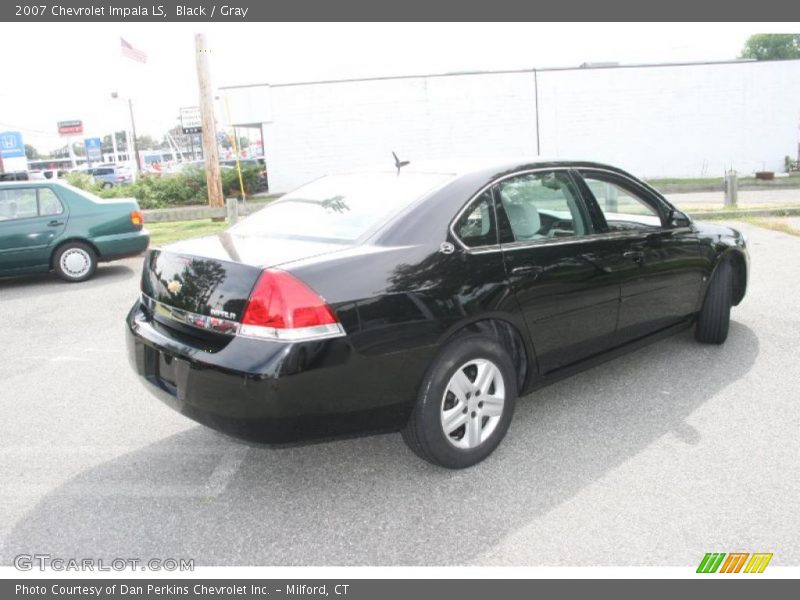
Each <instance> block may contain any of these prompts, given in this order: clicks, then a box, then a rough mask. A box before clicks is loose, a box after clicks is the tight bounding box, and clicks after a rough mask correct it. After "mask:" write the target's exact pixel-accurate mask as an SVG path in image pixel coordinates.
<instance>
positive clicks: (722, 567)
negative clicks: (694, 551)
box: [697, 552, 772, 573]
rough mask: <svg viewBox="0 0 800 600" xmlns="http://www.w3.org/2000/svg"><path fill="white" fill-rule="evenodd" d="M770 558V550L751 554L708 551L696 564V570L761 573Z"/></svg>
mask: <svg viewBox="0 0 800 600" xmlns="http://www.w3.org/2000/svg"><path fill="white" fill-rule="evenodd" d="M726 556H727V558H726ZM748 558H749V559H750V560H748ZM771 560H772V553H771V552H753V553H752V554H751V553H749V552H731V553H730V554H727V555H726V554H725V553H724V552H708V553H706V555H705V556H704V557H703V560H701V561H700V564H699V565H698V566H697V572H698V573H742V572H744V573H763V572H764V569H766V568H767V565H768V564H769V561H771ZM742 567H744V571H742Z"/></svg>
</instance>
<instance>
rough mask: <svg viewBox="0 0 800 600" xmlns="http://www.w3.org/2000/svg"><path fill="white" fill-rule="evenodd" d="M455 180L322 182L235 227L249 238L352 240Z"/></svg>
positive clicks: (417, 177)
mask: <svg viewBox="0 0 800 600" xmlns="http://www.w3.org/2000/svg"><path fill="white" fill-rule="evenodd" d="M450 179H452V175H447V174H442V173H400V175H397V174H396V173H359V174H349V175H332V176H329V177H323V178H321V179H317V180H316V181H313V182H311V183H309V184H307V185H304V186H303V187H301V188H298V189H297V190H295V191H294V192H291V193H290V194H286V195H285V196H282V197H281V199H280V200H276V201H275V202H273V203H272V204H270V205H269V206H267V207H266V208H264V209H262V210H260V211H258V212H257V213H255V214H253V215H251V216H250V217H248V218H246V219H245V220H243V221H242V222H241V223H239V224H238V225H236V226H235V227H234V228H233V229H231V233H234V234H236V235H243V236H268V237H283V238H292V239H297V238H301V239H314V240H325V241H333V242H351V241H355V240H357V239H359V238H360V237H362V236H363V235H364V234H366V233H368V232H369V231H370V230H371V229H373V228H375V227H377V226H379V225H381V224H383V223H384V222H385V221H386V220H387V219H389V218H390V217H391V216H392V215H395V214H397V213H398V212H399V211H401V210H402V209H403V208H405V207H407V206H409V205H410V204H412V203H413V202H414V201H416V200H418V199H419V198H421V197H422V196H424V195H425V194H426V193H428V192H430V191H433V190H434V189H436V188H438V187H441V186H442V185H444V183H446V182H447V181H449V180H450Z"/></svg>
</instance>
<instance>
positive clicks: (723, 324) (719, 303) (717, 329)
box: [694, 260, 733, 344]
mask: <svg viewBox="0 0 800 600" xmlns="http://www.w3.org/2000/svg"><path fill="white" fill-rule="evenodd" d="M732 305H733V268H732V267H731V263H730V261H728V260H723V261H722V262H721V263H720V264H719V266H718V267H717V268H716V270H715V271H714V274H713V275H712V276H711V283H709V284H708V290H707V291H706V298H705V300H704V301H703V308H702V309H700V313H699V314H698V315H697V326H696V328H695V330H694V337H695V339H696V340H697V341H698V342H703V343H706V344H721V343H723V342H724V341H725V340H726V339H727V337H728V329H730V323H731V306H732Z"/></svg>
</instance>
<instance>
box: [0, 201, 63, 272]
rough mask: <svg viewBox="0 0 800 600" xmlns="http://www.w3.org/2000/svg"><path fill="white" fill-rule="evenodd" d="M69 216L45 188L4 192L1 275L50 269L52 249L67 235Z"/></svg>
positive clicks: (0, 218) (0, 214) (0, 225)
mask: <svg viewBox="0 0 800 600" xmlns="http://www.w3.org/2000/svg"><path fill="white" fill-rule="evenodd" d="M66 217H67V213H66V209H65V207H64V204H63V203H62V202H61V200H60V199H59V197H58V196H57V195H56V193H55V192H54V191H53V190H52V189H50V188H49V187H45V186H41V187H39V186H30V187H18V186H15V187H7V188H0V272H5V273H10V272H14V271H25V270H30V269H38V268H44V267H47V266H48V265H49V261H50V246H51V245H52V244H53V242H54V241H55V240H56V239H57V238H58V237H59V236H60V235H61V234H62V233H63V232H64V228H65V226H66V221H67V219H66Z"/></svg>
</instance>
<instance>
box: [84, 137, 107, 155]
mask: <svg viewBox="0 0 800 600" xmlns="http://www.w3.org/2000/svg"><path fill="white" fill-rule="evenodd" d="M83 145H84V146H85V147H86V159H87V160H89V161H97V160H103V140H101V139H100V138H86V139H85V140H83Z"/></svg>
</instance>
